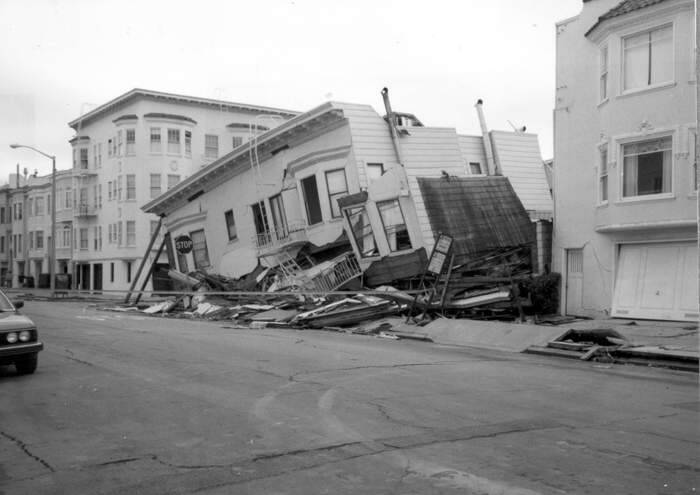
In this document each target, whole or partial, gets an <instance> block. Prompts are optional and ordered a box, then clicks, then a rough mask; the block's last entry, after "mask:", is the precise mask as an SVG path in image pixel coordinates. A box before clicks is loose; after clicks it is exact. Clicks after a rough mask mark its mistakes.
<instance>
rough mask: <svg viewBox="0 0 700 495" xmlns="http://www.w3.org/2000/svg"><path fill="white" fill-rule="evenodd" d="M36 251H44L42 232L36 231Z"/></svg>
mask: <svg viewBox="0 0 700 495" xmlns="http://www.w3.org/2000/svg"><path fill="white" fill-rule="evenodd" d="M35 245H36V249H44V231H43V230H37V231H36V243H35Z"/></svg>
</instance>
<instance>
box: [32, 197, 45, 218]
mask: <svg viewBox="0 0 700 495" xmlns="http://www.w3.org/2000/svg"><path fill="white" fill-rule="evenodd" d="M34 214H35V215H36V216H41V215H43V214H44V197H43V196H37V198H36V199H35V200H34Z"/></svg>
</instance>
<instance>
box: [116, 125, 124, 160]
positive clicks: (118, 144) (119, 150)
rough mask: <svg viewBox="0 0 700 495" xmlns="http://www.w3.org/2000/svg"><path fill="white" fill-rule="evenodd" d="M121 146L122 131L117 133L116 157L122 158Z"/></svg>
mask: <svg viewBox="0 0 700 495" xmlns="http://www.w3.org/2000/svg"><path fill="white" fill-rule="evenodd" d="M122 145H123V138H122V131H121V129H120V130H118V131H117V156H122Z"/></svg>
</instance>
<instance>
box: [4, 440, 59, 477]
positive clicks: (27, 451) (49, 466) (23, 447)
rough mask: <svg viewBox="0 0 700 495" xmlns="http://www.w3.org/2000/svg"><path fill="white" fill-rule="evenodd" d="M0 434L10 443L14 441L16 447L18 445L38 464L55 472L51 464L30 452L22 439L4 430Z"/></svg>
mask: <svg viewBox="0 0 700 495" xmlns="http://www.w3.org/2000/svg"><path fill="white" fill-rule="evenodd" d="M0 435H2V436H3V437H5V438H7V439H8V440H10V441H11V442H12V443H14V444H15V445H17V447H19V448H20V450H21V451H22V452H24V453H25V454H26V455H27V456H28V457H31V458H32V459H34V460H35V461H36V462H38V463H39V464H41V465H42V466H44V467H45V468H46V469H48V470H49V471H51V472H52V473H55V472H56V470H55V469H54V468H53V467H52V466H51V464H49V463H48V462H46V461H45V460H44V459H42V458H41V457H39V456H38V455H36V454H33V453H32V452H30V451H29V447H28V446H27V444H26V443H24V442H23V441H22V440H20V439H19V438H16V437H14V436H12V435H10V434H9V433H7V432H4V431H0Z"/></svg>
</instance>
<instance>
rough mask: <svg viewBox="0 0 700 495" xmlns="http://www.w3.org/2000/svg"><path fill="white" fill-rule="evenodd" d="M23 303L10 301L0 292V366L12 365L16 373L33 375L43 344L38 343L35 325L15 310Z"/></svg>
mask: <svg viewBox="0 0 700 495" xmlns="http://www.w3.org/2000/svg"><path fill="white" fill-rule="evenodd" d="M22 306H24V302H23V301H10V299H8V297H7V296H6V295H5V293H4V292H2V291H0V365H9V364H14V365H15V368H16V369H17V373H19V374H20V375H28V374H31V373H34V371H35V370H36V367H37V364H38V362H39V361H38V355H39V351H41V350H42V349H43V348H44V344H42V343H41V342H39V335H38V334H37V331H36V325H35V324H34V322H33V321H32V320H31V319H29V318H28V317H26V316H24V315H23V314H20V313H19V312H18V311H17V310H18V309H19V308H21V307H22Z"/></svg>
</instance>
